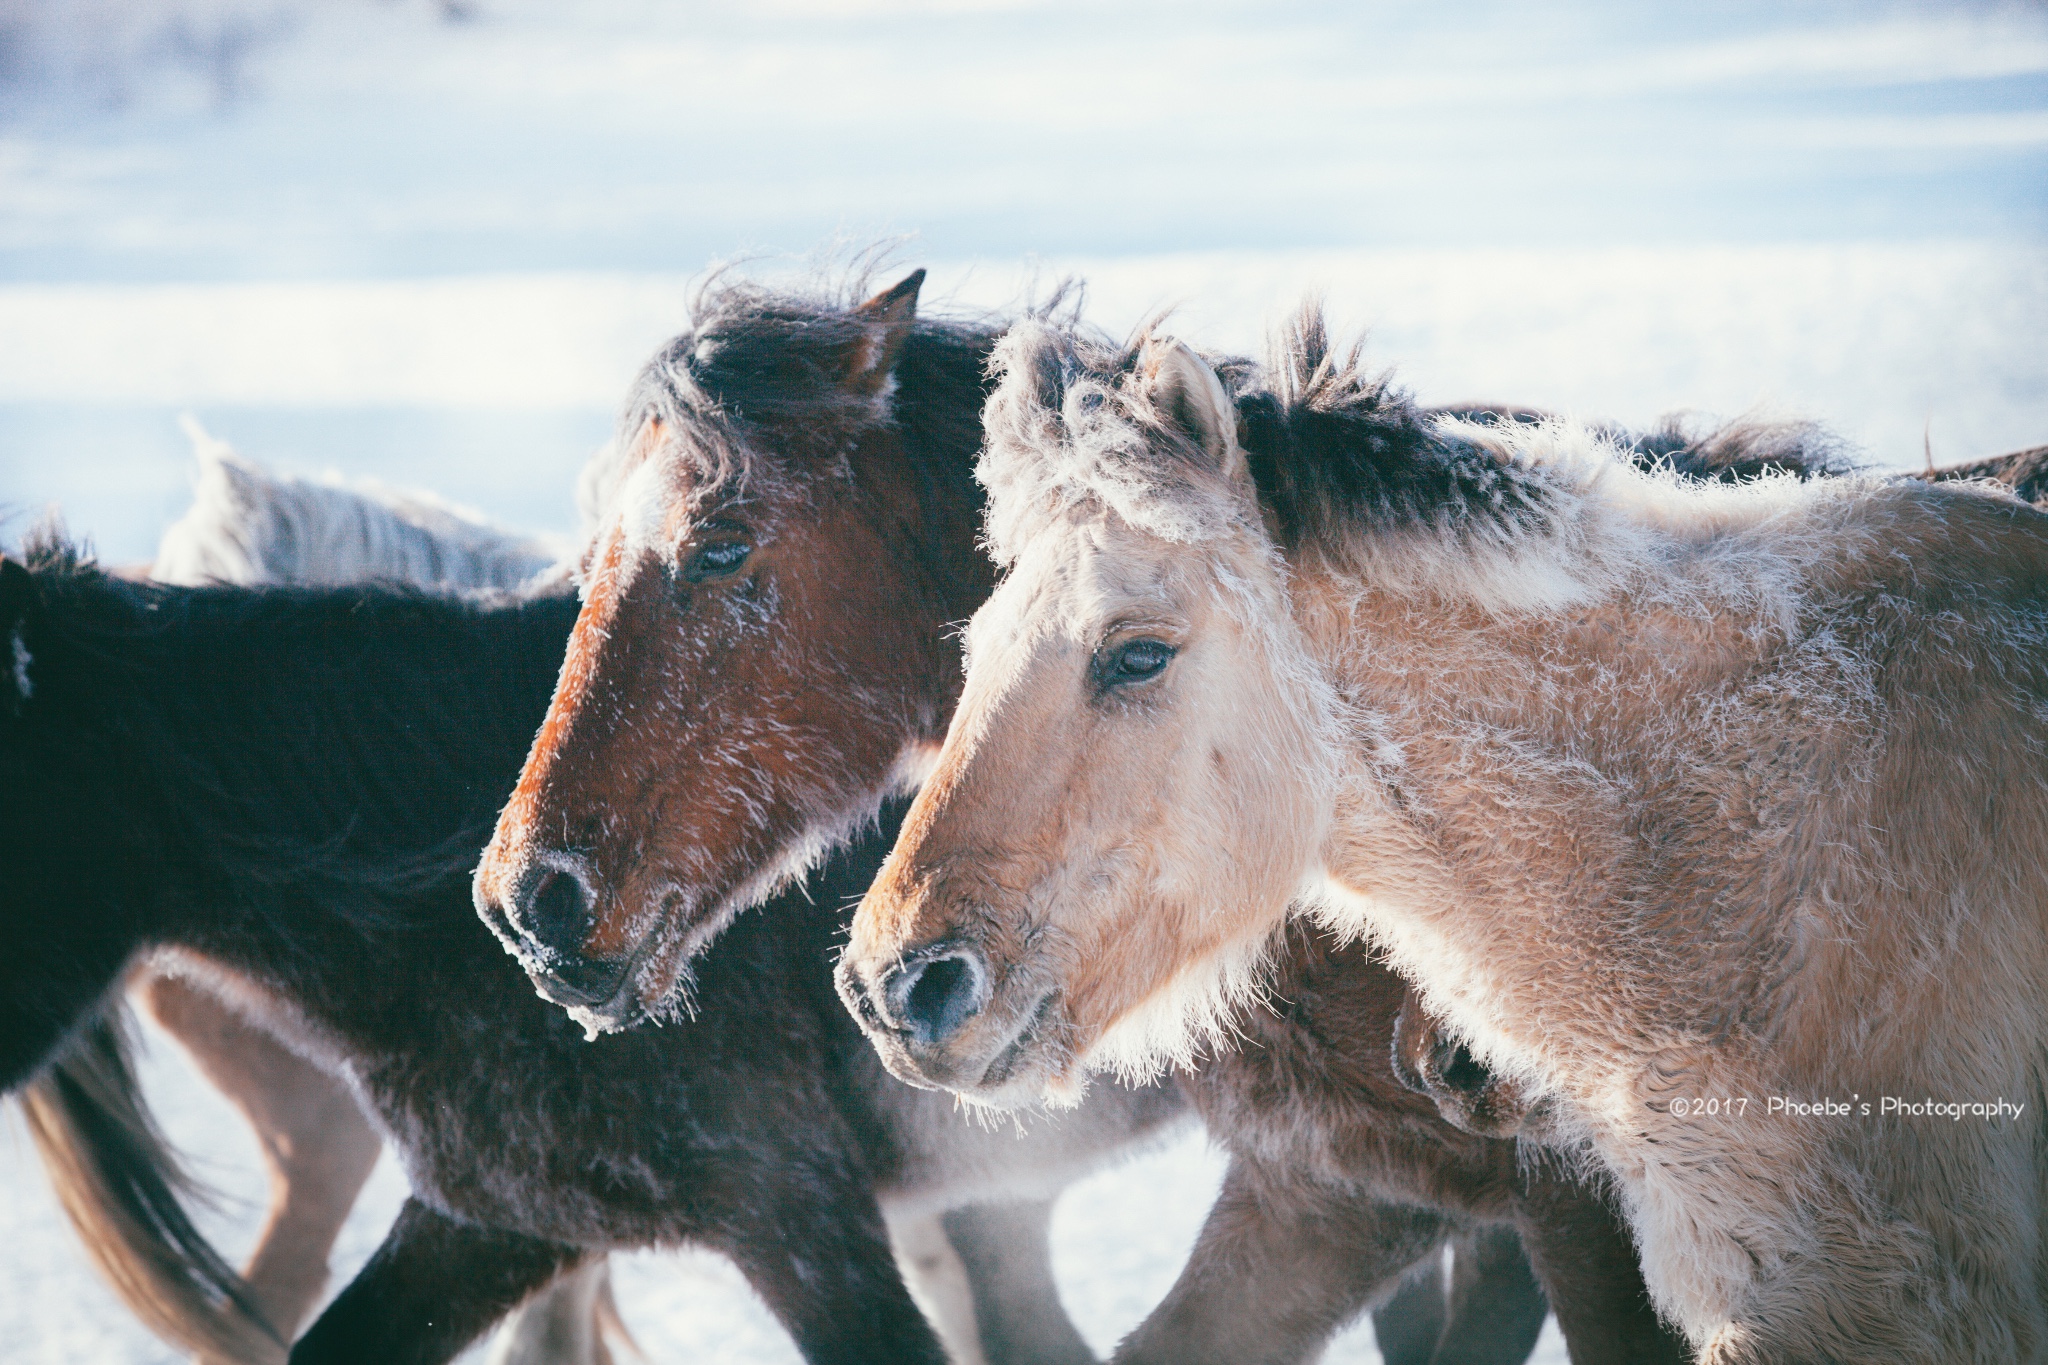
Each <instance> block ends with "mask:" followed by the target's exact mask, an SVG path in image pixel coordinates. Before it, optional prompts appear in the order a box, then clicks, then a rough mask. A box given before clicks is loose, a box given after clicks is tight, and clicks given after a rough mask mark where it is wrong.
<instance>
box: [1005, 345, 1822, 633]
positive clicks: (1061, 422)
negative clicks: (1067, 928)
mask: <svg viewBox="0 0 2048 1365" xmlns="http://www.w3.org/2000/svg"><path fill="white" fill-rule="evenodd" d="M1144 347H1145V336H1144V333H1143V331H1142V330H1141V332H1140V334H1139V335H1138V336H1137V337H1135V338H1133V340H1132V341H1130V342H1128V343H1125V344H1123V345H1121V346H1118V345H1114V344H1111V343H1108V342H1106V341H1104V340H1102V339H1100V338H1097V337H1094V336H1090V335H1087V334H1085V333H1081V332H1079V331H1077V330H1073V329H1062V328H1057V327H1053V326H1051V325H1048V324H1046V323H1043V322H1036V321H1033V322H1026V323H1023V324H1020V325H1019V326H1018V327H1016V328H1014V329H1013V330H1012V331H1011V333H1010V334H1009V335H1008V336H1006V337H1005V338H1004V339H1003V341H1002V342H1001V343H1000V344H999V345H998V346H997V348H996V352H995V355H994V358H993V360H992V362H991V365H992V368H993V369H994V371H995V373H996V374H997V376H998V378H999V381H1000V382H999V385H998V388H997V391H996V393H995V395H994V396H993V397H992V398H991V400H990V403H989V407H988V409H987V412H986V414H985V424H986V426H987V431H988V445H987V448H986V450H985V452H984V454H983V457H982V461H981V464H980V467H979V469H978V470H977V473H978V475H979V477H980V478H981V480H982V482H983V483H984V484H985V485H986V486H987V488H988V490H989V495H990V506H989V521H988V541H989V545H990V549H991V551H992V552H993V553H994V554H995V556H996V558H997V559H998V561H999V562H1002V563H1005V564H1007V563H1009V562H1011V561H1013V560H1014V559H1015V557H1016V555H1017V553H1018V551H1019V549H1020V548H1021V547H1022V545H1023V544H1024V543H1025V542H1026V541H1027V540H1029V539H1030V538H1031V536H1032V535H1033V534H1034V533H1035V532H1036V531H1037V530H1038V529H1039V528H1040V527H1041V526H1042V525H1043V524H1044V523H1045V522H1047V521H1048V520H1050V519H1052V518H1054V517H1057V516H1059V515H1060V514H1061V513H1063V512H1064V511H1066V510H1068V509H1070V508H1072V507H1075V506H1077V505H1081V504H1083V503H1087V502H1091V501H1092V502H1095V503H1098V504H1100V505H1101V506H1103V507H1105V508H1107V509H1109V510H1110V511H1112V512H1114V513H1115V514H1116V515H1117V516H1119V517H1121V518H1122V519H1123V520H1125V521H1127V522H1129V523H1130V524H1131V525H1133V526H1136V527H1139V528H1141V529H1143V530H1145V531H1147V532H1149V533H1151V534H1154V535H1157V536H1160V537H1161V538H1163V539H1166V540H1168V541H1173V542H1179V543H1192V542H1196V541H1201V540H1204V539H1207V538H1209V537H1211V536H1213V535H1215V534H1217V533H1218V532H1220V531H1222V530H1223V529H1225V528H1226V527H1227V526H1230V525H1242V524H1244V523H1245V521H1246V519H1247V518H1248V516H1249V515H1251V513H1252V510H1253V509H1252V508H1251V507H1249V506H1248V502H1247V499H1246V498H1245V497H1244V495H1243V491H1242V490H1233V489H1232V488H1231V487H1230V486H1229V485H1228V483H1227V481H1225V480H1222V479H1219V478H1218V477H1217V473H1216V470H1215V468H1214V464H1215V462H1214V460H1213V459H1211V458H1209V457H1207V456H1205V454H1204V452H1203V451H1202V449H1201V447H1200V445H1199V444H1198V443H1197V442H1196V441H1195V440H1193V439H1192V438H1191V437H1190V435H1189V434H1188V432H1187V431H1186V430H1185V424H1184V423H1183V422H1180V421H1178V420H1177V419H1176V414H1174V413H1169V412H1162V411H1158V410H1157V409H1156V408H1155V406H1154V403H1153V400H1152V399H1151V397H1150V396H1149V392H1148V383H1147V376H1146V375H1145V374H1144V373H1143V370H1144V366H1143V363H1142V357H1143V355H1144ZM1210 363H1211V364H1212V365H1213V366H1214V368H1215V369H1216V371H1217V374H1218V376H1219V377H1220V378H1221V379H1222V380H1223V381H1224V383H1225V385H1226V387H1228V388H1229V389H1230V391H1231V393H1232V395H1233V400H1234V402H1235V405H1236V417H1237V433H1236V437H1237V442H1238V444H1239V446H1240V447H1241V448H1242V451H1243V455H1244V462H1245V469H1246V472H1247V473H1248V474H1249V478H1250V482H1251V486H1252V489H1251V491H1252V492H1253V493H1254V494H1255V496H1256V499H1257V509H1256V511H1257V513H1258V514H1259V519H1260V520H1261V521H1263V523H1264V525H1265V526H1266V527H1268V528H1269V529H1270V530H1271V532H1272V534H1273V535H1275V536H1276V537H1277V539H1278V541H1279V545H1280V549H1281V550H1282V552H1283V553H1284V554H1285V555H1286V557H1287V558H1288V559H1289V560H1291V561H1296V562H1299V561H1300V560H1302V559H1304V558H1316V559H1320V560H1322V561H1323V562H1326V563H1329V564H1331V565H1333V566H1337V567H1340V568H1342V569H1344V570H1346V571H1348V572H1351V573H1355V574H1358V575H1361V576H1366V577H1369V578H1370V579H1371V580H1372V581H1373V582H1374V584H1375V585H1376V586H1377V587H1379V588H1382V589H1385V590H1390V591H1394V592H1413V593H1424V592H1428V593H1434V594H1437V595H1442V596H1450V597H1455V598H1458V599H1461V600H1465V601H1472V602H1476V603H1477V604H1479V605H1481V606H1483V607H1486V608H1488V609H1491V610H1510V611H1512V610H1518V609H1529V608H1538V609H1540V608H1542V607H1546V606H1557V605H1561V604H1563V603H1566V602H1570V601H1581V600H1585V599H1587V598H1588V597H1589V596H1594V595H1598V594H1599V593H1600V592H1601V591H1602V590H1603V589H1604V587H1605V586H1607V584H1609V583H1610V582H1612V581H1613V579H1614V578H1615V576H1616V575H1618V574H1621V573H1624V572H1625V571H1626V567H1625V566H1626V564H1627V563H1628V562H1630V561H1634V560H1637V559H1639V557H1640V555H1641V554H1642V553H1643V552H1644V548H1645V547H1644V544H1643V543H1642V539H1641V535H1640V530H1641V524H1646V523H1650V522H1663V523H1665V524H1667V525H1669V524H1672V523H1674V522H1676V521H1683V520H1687V519H1692V520H1696V521H1700V522H1702V524H1704V523H1706V522H1715V523H1722V522H1725V520H1726V518H1727V517H1728V516H1730V515H1734V516H1736V517H1737V518H1738V519H1740V518H1741V517H1742V516H1743V515H1745V514H1754V513H1755V512H1757V511H1759V510H1760V509H1761V508H1762V507H1763V506H1764V505H1765V504H1766V503H1768V502H1770V501H1771V500H1772V499H1773V498H1774V496H1776V495H1777V494H1778V492H1779V491H1781V490H1782V489H1783V488H1784V487H1786V486H1788V485H1789V484H1791V483H1793V482H1796V481H1798V480H1803V479H1805V478H1808V477H1810V476H1813V475H1816V474H1822V473H1834V472H1846V471H1847V470H1848V469H1849V468H1850V467H1851V466H1850V464H1849V462H1848V460H1847V458H1846V457H1845V455H1844V453H1843V447H1842V446H1841V445H1840V443H1839V442H1837V441H1835V440H1834V439H1833V438H1832V437H1830V436H1829V435H1828V434H1827V433H1826V432H1825V431H1823V430H1822V429H1820V428H1819V427H1817V426H1814V425H1812V424H1808V423H1770V422H1760V421H1753V420H1752V421H1741V422H1736V423H1731V424H1727V425H1723V426H1718V427H1696V426H1694V425H1691V424H1688V423H1686V422H1685V421H1683V420H1681V419H1675V418H1674V419H1667V420H1666V421H1665V422H1664V423H1663V424H1662V425H1660V426H1659V427H1658V428H1656V429H1655V430H1653V431H1651V432H1649V433H1645V434H1635V433H1630V432H1627V431H1624V430H1622V429H1620V428H1618V427H1613V426H1607V425H1585V424H1580V423H1575V422H1570V421H1566V420H1563V419H1558V418H1551V417H1546V416H1544V415H1542V414H1536V413H1529V412H1523V411H1516V410H1509V409H1500V410H1483V409H1481V410H1463V411H1434V410H1431V409H1428V408H1424V407H1422V406H1419V405H1418V404H1417V403H1416V402H1415V400H1414V399H1413V397H1412V396H1411V395H1409V394H1408V393H1407V392H1406V391H1405V390H1402V389H1400V388H1398V387H1396V386H1395V385H1394V384H1393V382H1392V381H1391V378H1390V376H1389V375H1388V374H1387V373H1385V372H1373V371H1369V370H1368V369H1367V368H1366V367H1365V365H1364V362H1363V351H1362V347H1361V346H1360V345H1353V346H1352V347H1350V348H1349V349H1348V350H1344V351H1339V350H1336V349H1334V348H1333V347H1332V346H1331V344H1330V340H1329V334H1328V330H1327V328H1326V326H1325V323H1324V320H1323V316H1322V313H1321V310H1320V308H1318V307H1317V306H1315V305H1313V304H1311V305H1308V306H1305V307H1304V308H1302V309H1301V310H1300V312H1298V313H1297V314H1296V315H1295V316H1294V317H1293V318H1292V319H1290V320H1289V322H1288V323H1287V325H1286V326H1285V327H1284V328H1283V329H1282V331H1281V333H1280V335H1279V336H1278V338H1277V339H1276V341H1275V343H1274V346H1273V349H1272V354H1271V357H1270V359H1269V361H1268V363H1267V365H1266V366H1265V367H1264V368H1259V367H1255V366H1253V365H1251V364H1249V363H1248V362H1245V361H1242V360H1234V359H1224V360H1216V359H1213V358H1212V359H1211V361H1210Z"/></svg>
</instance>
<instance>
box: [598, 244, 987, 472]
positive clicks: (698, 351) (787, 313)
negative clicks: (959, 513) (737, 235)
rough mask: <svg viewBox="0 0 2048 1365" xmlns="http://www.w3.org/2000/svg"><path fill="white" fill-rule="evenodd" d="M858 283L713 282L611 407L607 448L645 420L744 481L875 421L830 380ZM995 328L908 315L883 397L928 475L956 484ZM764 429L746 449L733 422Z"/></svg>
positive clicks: (856, 342) (862, 401) (972, 440)
mask: <svg viewBox="0 0 2048 1365" xmlns="http://www.w3.org/2000/svg"><path fill="white" fill-rule="evenodd" d="M864 282H865V281H864V280H859V279H857V280H854V281H852V282H850V285H849V287H847V288H844V289H840V290H835V291H830V292H819V293H815V294H803V293H794V292H790V291H785V290H778V289H772V288H769V287H767V286H765V285H760V284H756V283H753V282H750V281H745V280H739V279H731V278H714V279H713V280H712V281H711V282H710V283H708V284H706V285H705V286H704V288H703V289H702V290H701V291H700V292H699V294H698V296H697V298H696V300H695V302H694V303H693V305H692V308H691V312H692V315H693V317H694V319H695V326H694V327H692V328H691V330H689V331H687V332H684V333H682V334H681V335H679V336H677V337H675V338H674V339H673V340H671V341H670V342H669V343H668V344H667V345H666V346H664V347H663V348H662V349H661V350H660V351H659V352H658V353H657V354H656V355H655V357H654V358H653V359H652V360H650V361H649V362H648V363H647V364H646V365H645V366H644V367H643V368H642V369H641V371H640V374H639V376H638V378H637V379H636V380H635V381H634V384H633V388H632V390H631V392H630V394H629V396H628V398H627V402H626V406H625V409H624V411H623V413H622V414H621V418H620V424H619V432H618V437H617V440H616V442H615V446H616V448H617V449H618V450H620V451H625V450H627V449H628V448H629V447H630V446H631V444H632V441H633V439H634V438H635V436H636V435H637V434H638V433H639V432H640V431H641V430H642V429H643V428H644V427H645V425H646V424H647V423H648V422H649V421H650V420H655V419H658V420H660V421H661V422H663V423H664V425H666V426H668V427H669V428H670V429H671V430H676V431H683V432H688V433H689V435H690V441H689V448H690V449H691V451H692V452H693V454H694V455H695V456H696V457H697V458H698V459H699V460H701V461H702V462H703V463H704V464H705V466H706V469H705V472H706V474H707V475H708V476H709V477H710V478H711V479H712V480H714V481H723V480H726V479H733V480H736V481H739V482H742V483H744V482H745V481H747V480H748V479H749V478H750V477H754V476H757V475H760V474H762V473H763V472H764V471H760V470H758V469H756V468H754V467H753V466H754V465H755V463H756V462H757V461H760V460H763V459H778V458H781V457H785V456H787V455H788V454H790V453H791V452H792V449H793V448H799V447H801V446H802V445H804V444H806V443H813V442H818V441H819V440H820V438H823V441H822V444H823V445H824V447H825V448H826V449H831V448H833V447H834V446H835V445H836V444H837V440H836V438H837V437H839V436H840V435H842V434H843V433H845V432H847V431H850V430H857V429H859V428H860V427H862V426H864V425H866V424H868V423H871V422H873V421H875V420H877V418H878V415H879V410H878V409H877V407H876V405H875V404H874V402H873V400H872V399H871V398H870V397H868V396H867V395H864V394H859V393H854V392H850V391H849V390H848V389H847V387H846V386H845V384H844V383H843V382H842V380H843V378H844V376H845V374H846V372H847V365H848V360H849V357H851V356H852V355H853V354H854V353H855V352H856V351H857V350H859V349H860V348H862V347H864V346H866V345H868V344H869V343H870V340H871V338H872V335H873V332H872V324H871V323H870V322H869V321H867V320H865V319H863V318H862V317H861V316H860V315H859V314H858V313H857V312H856V309H855V304H854V303H853V302H852V299H853V298H854V297H855V296H856V294H857V292H858V290H859V287H860V286H861V285H862V284H864ZM999 332H1000V327H999V325H997V324H995V323H993V322H991V321H987V320H973V321H958V320H947V319H934V318H927V317H920V318H918V319H917V320H916V322H915V323H914V324H913V325H912V328H911V331H910V335H909V337H908V339H907V340H906V341H905V342H904V345H903V349H902V352H901V354H900V355H899V356H898V358H897V361H896V366H895V370H894V374H895V378H896V383H895V392H894V395H893V397H892V399H891V401H890V403H889V405H888V412H889V414H890V417H891V419H892V420H893V421H894V422H895V423H896V424H897V425H898V426H899V427H900V428H901V429H902V432H903V436H904V445H905V447H906V449H908V450H910V451H912V452H915V453H917V454H919V455H921V456H924V457H925V458H927V459H930V458H931V457H932V456H933V455H936V456H938V459H937V461H936V463H935V465H934V468H933V469H932V470H931V471H930V472H931V473H932V474H933V475H934V476H937V477H943V478H944V479H945V480H946V481H948V482H958V481H964V480H965V479H966V478H967V475H968V472H969V471H970V470H971V469H972V466H973V462H974V455H975V452H976V451H977V450H978V449H979V447H980V444H981V426H980V421H979V417H980V411H981V401H982V399H983V398H984V397H985V396H986V394H987V391H988V379H987V375H986V369H987V364H988V356H989V351H990V349H991V348H992V347H993V346H994V345H995V340H996V337H997V336H998V335H999ZM741 428H750V429H752V430H754V431H756V432H768V433H771V434H772V435H773V436H774V437H775V438H776V439H774V440H773V441H762V442H760V443H759V444H758V445H757V444H756V443H754V442H749V441H746V440H742V439H737V437H738V436H739V429H741Z"/></svg>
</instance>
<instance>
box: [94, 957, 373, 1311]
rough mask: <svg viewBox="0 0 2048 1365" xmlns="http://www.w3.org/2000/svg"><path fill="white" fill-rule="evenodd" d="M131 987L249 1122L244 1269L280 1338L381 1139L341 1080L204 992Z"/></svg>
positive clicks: (316, 1288) (170, 982) (320, 1279)
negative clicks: (265, 1209) (256, 1179)
mask: <svg viewBox="0 0 2048 1365" xmlns="http://www.w3.org/2000/svg"><path fill="white" fill-rule="evenodd" d="M134 993H135V995H136V996H137V997H138V998H139V999H140V1000H141V1002H142V1004H143V1005H144V1007H145V1008H147V1009H148V1011H149V1013H150V1015H151V1017H153V1018H154V1019H155V1020H156V1021H157V1023H159V1024H161V1025H162V1026H163V1028H164V1031H165V1032H166V1033H169V1034H170V1035H171V1036H172V1037H173V1038H175V1039H177V1040H178V1042H179V1043H180V1044H181V1045H182V1046H183V1047H184V1049H185V1050H186V1052H188V1053H189V1054H191V1057H192V1060H193V1062H194V1063H196V1064H197V1065H198V1067H199V1070H200V1072H201V1073H202V1074H204V1075H205V1077H206V1078H207V1080H209V1081H211V1082H212V1083H213V1084H214V1086H215V1087H216V1088H218V1089H219V1090H220V1092H221V1094H223V1095H225V1096H226V1097H227V1099H228V1101H229V1103H231V1104H233V1105H234V1106H235V1108H237V1109H239V1110H240V1111H241V1112H242V1116H243V1117H244V1118H246V1119H247V1120H248V1121H249V1126H250V1127H251V1128H253V1129H254V1130H255V1132H256V1142H257V1146H258V1147H259V1148H260V1149H261V1151H262V1153H263V1161H264V1164H265V1166H267V1167H268V1168H269V1175H270V1215H269V1217H268V1218H267V1219H266V1220H265V1221H264V1224H263V1231H262V1234H261V1235H260V1236H259V1237H258V1238H257V1241H256V1248H255V1250H254V1251H253V1252H252V1253H251V1254H250V1256H249V1263H248V1266H247V1267H246V1268H245V1269H244V1270H243V1272H242V1274H243V1278H244V1279H246V1280H247V1281H248V1285H249V1294H250V1297H251V1299H252V1300H253V1301H254V1302H255V1304H256V1306H257V1308H258V1309H259V1310H261V1312H262V1313H263V1317H264V1321H266V1322H268V1323H269V1324H270V1325H271V1326H272V1327H274V1328H275V1329H276V1330H277V1332H278V1333H279V1335H281V1336H282V1337H284V1338H285V1339H286V1340H287V1341H289V1340H290V1339H291V1336H292V1333H293V1332H295V1331H297V1330H298V1327H299V1324H300V1323H302V1322H303V1321H305V1317H306V1314H307V1313H308V1312H309V1311H311V1309H312V1307H313V1305H314V1303H316V1302H317V1301H318V1300H319V1297H320V1291H321V1290H322V1289H324V1288H326V1285H327V1255H328V1253H329V1252H330V1251H331V1250H333V1248H334V1239H335V1238H336V1237H337V1236H338V1235H339V1234H340V1232H341V1226H342V1224H343V1223H344V1222H345V1221H346V1220H347V1218H348V1211H349V1210H350V1209H351V1208H353V1207H354V1206H355V1202H356V1196H357V1195H358V1194H360V1193H361V1192H362V1188H363V1183H364V1182H365V1181H367V1180H368V1179H369V1178H370V1171H371V1170H372V1168H374V1167H375V1166H376V1164H377V1154H378V1153H379V1152H380V1151H381V1150H382V1144H381V1143H380V1142H379V1140H378V1138H377V1133H376V1131H375V1130H374V1129H373V1128H371V1127H370V1124H369V1120H367V1119H365V1118H364V1117H363V1112H362V1109H361V1108H360V1107H359V1106H358V1105H357V1104H356V1102H355V1097H354V1096H352V1095H351V1094H350V1093H349V1092H348V1089H347V1087H345V1086H343V1085H342V1084H341V1083H340V1082H339V1081H337V1080H335V1079H334V1078H333V1077H331V1076H329V1075H328V1074H327V1073H326V1072H324V1071H321V1070H320V1069H319V1068H318V1067H316V1066H314V1065H312V1064H311V1063H310V1062H308V1061H306V1060H305V1059H304V1058H303V1057H300V1056H299V1055H298V1054H297V1053H295V1052H293V1051H292V1050H291V1049H289V1048H287V1047H285V1046H284V1045H283V1044H281V1043H279V1042H278V1041H277V1040H276V1039H275V1038H274V1037H272V1036H271V1035H270V1034H268V1033H266V1032H264V1031H263V1030H262V1029H261V1028H259V1027H257V1026H256V1025H254V1024H251V1023H249V1022H248V1021H247V1020H246V1019H244V1018H243V1017H242V1016H240V1015H239V1014H237V1013H236V1012H235V1011H234V1010H233V1009H231V1008H230V1007H229V1006H228V1005H226V1004H225V1003H224V1002H222V1001H221V999H220V998H219V997H218V996H216V995H214V994H212V993H211V992H209V991H207V990H205V989H203V988H201V987H198V986H195V985H193V984H192V983H191V982H189V981H187V980H185V979H184V978H182V977H177V976H169V975H162V974H156V973H150V974H146V975H144V976H143V977H142V979H141V980H140V981H138V982H137V983H136V985H135V992H134Z"/></svg>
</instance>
